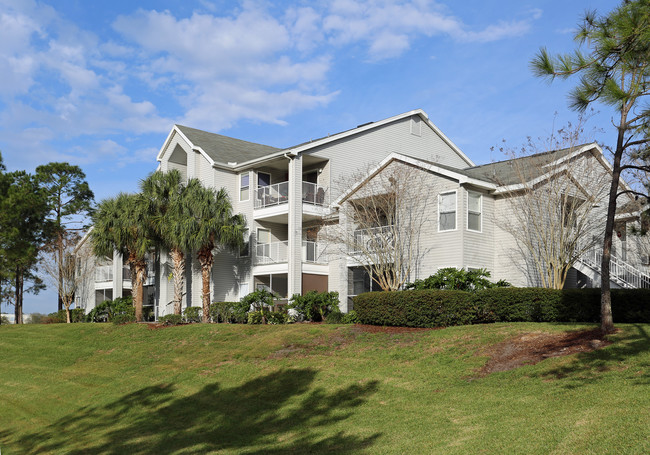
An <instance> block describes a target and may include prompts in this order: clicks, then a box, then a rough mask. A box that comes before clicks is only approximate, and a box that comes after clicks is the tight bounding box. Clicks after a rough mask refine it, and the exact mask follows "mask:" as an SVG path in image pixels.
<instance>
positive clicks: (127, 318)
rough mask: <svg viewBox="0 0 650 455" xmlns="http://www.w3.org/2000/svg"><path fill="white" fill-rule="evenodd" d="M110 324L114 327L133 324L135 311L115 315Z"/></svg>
mask: <svg viewBox="0 0 650 455" xmlns="http://www.w3.org/2000/svg"><path fill="white" fill-rule="evenodd" d="M111 322H113V324H115V325H120V324H126V323H129V322H135V309H134V310H133V311H127V312H124V313H117V314H115V315H113V319H112V321H111Z"/></svg>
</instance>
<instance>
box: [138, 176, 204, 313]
mask: <svg viewBox="0 0 650 455" xmlns="http://www.w3.org/2000/svg"><path fill="white" fill-rule="evenodd" d="M140 188H141V190H142V194H143V196H144V197H145V200H146V202H147V205H148V211H149V213H150V214H151V221H152V226H153V229H154V231H155V233H156V236H157V237H158V239H157V240H158V243H159V244H160V245H162V246H163V247H165V248H166V249H167V250H168V251H169V255H170V257H171V258H172V262H173V268H172V277H173V283H174V299H173V302H174V314H181V305H182V300H183V290H184V287H185V276H184V275H185V252H186V251H189V250H190V248H191V236H192V231H191V230H190V228H191V216H192V215H191V213H190V210H189V208H190V206H191V204H189V202H188V201H187V200H186V197H187V195H188V193H187V192H186V191H185V185H183V183H182V177H181V174H180V172H178V171H177V170H176V169H173V170H171V171H169V172H166V173H163V172H161V171H156V172H154V173H153V174H151V175H150V176H149V177H147V178H146V179H145V180H143V181H142V182H141V184H140Z"/></svg>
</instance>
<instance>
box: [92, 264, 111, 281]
mask: <svg viewBox="0 0 650 455" xmlns="http://www.w3.org/2000/svg"><path fill="white" fill-rule="evenodd" d="M95 281H96V282H98V283H99V282H104V281H113V266H112V265H100V266H97V267H95Z"/></svg>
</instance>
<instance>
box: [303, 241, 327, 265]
mask: <svg viewBox="0 0 650 455" xmlns="http://www.w3.org/2000/svg"><path fill="white" fill-rule="evenodd" d="M302 261H303V262H311V263H314V264H324V263H327V255H326V252H325V244H323V243H318V242H312V241H309V240H303V242H302Z"/></svg>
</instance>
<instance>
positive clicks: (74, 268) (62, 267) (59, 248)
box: [40, 232, 95, 323]
mask: <svg viewBox="0 0 650 455" xmlns="http://www.w3.org/2000/svg"><path fill="white" fill-rule="evenodd" d="M79 240H80V237H79V235H78V234H76V233H73V232H68V233H66V235H65V236H63V237H61V238H57V239H55V240H53V242H52V244H50V245H46V246H45V247H44V249H43V254H42V255H41V261H40V262H41V266H42V270H43V272H44V275H45V279H46V280H47V281H49V282H50V283H52V284H53V285H55V286H57V287H58V288H59V296H60V297H61V302H62V305H63V308H64V309H65V311H66V320H67V322H68V323H69V322H71V320H70V308H71V307H72V304H73V303H74V301H75V296H76V295H77V294H78V293H79V292H80V291H81V289H82V288H83V286H84V285H85V283H86V282H87V281H88V279H89V278H90V277H91V276H92V275H93V274H94V271H95V268H94V263H95V261H94V257H93V256H92V250H91V249H90V248H84V247H83V246H82V247H81V248H77V245H79ZM61 253H63V254H61Z"/></svg>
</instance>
